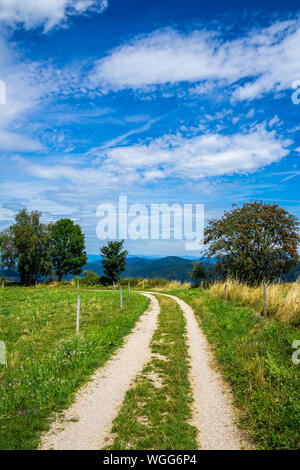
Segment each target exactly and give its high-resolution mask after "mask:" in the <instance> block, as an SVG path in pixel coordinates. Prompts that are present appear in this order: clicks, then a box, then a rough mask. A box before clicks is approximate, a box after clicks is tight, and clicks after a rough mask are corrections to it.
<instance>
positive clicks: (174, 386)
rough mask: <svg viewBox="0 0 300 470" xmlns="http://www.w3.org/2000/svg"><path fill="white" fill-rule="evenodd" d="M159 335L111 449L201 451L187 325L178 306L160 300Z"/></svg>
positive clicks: (116, 428)
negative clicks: (194, 418)
mask: <svg viewBox="0 0 300 470" xmlns="http://www.w3.org/2000/svg"><path fill="white" fill-rule="evenodd" d="M158 300H159V302H160V306H161V311H160V314H159V317H158V329H157V330H156V331H155V333H154V336H153V339H152V341H151V349H152V359H151V361H150V362H149V363H148V364H147V365H146V366H145V367H144V369H143V371H142V372H141V374H139V375H138V377H137V379H136V381H135V383H134V385H133V387H132V388H131V389H130V390H129V391H128V392H127V393H126V397H125V400H124V402H123V405H122V407H121V410H120V412H119V416H118V417H117V418H116V419H115V421H114V426H113V432H114V433H115V436H114V442H113V444H112V445H109V449H113V450H120V449H131V450H143V449H144V450H147V449H154V450H155V449H171V450H176V449H177V450H178V449H179V450H188V449H196V448H197V442H196V435H197V430H196V428H194V427H193V426H192V425H191V424H189V423H188V420H189V419H190V418H191V416H192V413H191V409H190V406H191V402H192V398H191V388H190V384H189V378H188V370H189V365H188V351H187V344H186V338H185V320H184V316H183V313H182V311H181V310H180V308H179V307H178V305H177V304H176V303H175V302H174V300H171V299H167V298H159V299H158Z"/></svg>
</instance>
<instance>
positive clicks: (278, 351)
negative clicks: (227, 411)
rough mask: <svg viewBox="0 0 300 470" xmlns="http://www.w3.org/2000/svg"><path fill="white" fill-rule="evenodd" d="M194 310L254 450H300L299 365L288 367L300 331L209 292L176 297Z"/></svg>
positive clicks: (188, 293) (299, 337)
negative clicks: (254, 445)
mask: <svg viewBox="0 0 300 470" xmlns="http://www.w3.org/2000/svg"><path fill="white" fill-rule="evenodd" d="M174 295H177V296H178V297H180V298H182V299H183V300H184V301H186V302H187V303H188V304H189V305H191V307H192V308H193V309H194V312H195V314H196V318H197V320H198V321H199V323H201V326H202V328H203V330H204V332H205V333H206V335H207V338H208V340H209V342H210V343H211V344H212V346H213V349H214V352H215V354H216V357H217V359H218V361H219V363H220V365H221V369H222V371H223V374H224V377H225V378H226V379H227V381H228V382H229V383H230V385H231V387H232V390H233V395H234V400H235V404H236V405H237V407H238V408H239V409H240V410H241V427H242V428H244V429H248V430H249V431H250V432H251V435H252V438H253V440H254V442H256V445H257V447H258V448H262V449H284V448H290V449H299V448H300V365H294V364H293V362H292V354H293V352H294V350H293V349H292V343H293V341H295V340H300V330H299V328H296V327H292V326H288V325H285V324H283V323H282V322H280V321H278V320H275V319H274V318H273V319H272V318H263V317H259V316H258V315H257V314H256V315H255V311H254V310H253V308H250V307H245V305H243V304H242V303H239V302H232V301H222V300H221V299H220V298H216V297H215V296H213V295H211V294H210V293H208V292H207V291H204V292H202V293H201V292H199V290H196V289H191V290H189V291H174Z"/></svg>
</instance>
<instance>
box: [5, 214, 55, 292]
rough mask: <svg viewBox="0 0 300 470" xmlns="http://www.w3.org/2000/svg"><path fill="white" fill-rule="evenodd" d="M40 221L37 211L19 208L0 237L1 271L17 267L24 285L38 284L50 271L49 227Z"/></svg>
mask: <svg viewBox="0 0 300 470" xmlns="http://www.w3.org/2000/svg"><path fill="white" fill-rule="evenodd" d="M40 218H41V213H40V212H38V211H32V212H28V211H27V210H26V209H22V210H20V211H19V212H18V213H17V215H16V217H15V223H14V224H13V225H11V226H10V227H9V228H8V229H7V230H4V231H3V232H2V233H1V236H0V249H1V264H2V268H8V269H16V268H17V269H18V272H19V274H20V278H21V281H22V282H23V283H24V284H33V283H35V282H37V281H39V280H40V278H41V277H42V276H46V275H47V274H49V272H50V270H51V260H50V256H49V245H50V238H51V225H48V224H44V223H41V221H40Z"/></svg>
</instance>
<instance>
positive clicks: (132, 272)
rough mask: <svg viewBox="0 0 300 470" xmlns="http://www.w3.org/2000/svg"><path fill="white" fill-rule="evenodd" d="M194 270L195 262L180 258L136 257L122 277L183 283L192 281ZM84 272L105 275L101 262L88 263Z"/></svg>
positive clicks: (128, 260) (130, 258)
mask: <svg viewBox="0 0 300 470" xmlns="http://www.w3.org/2000/svg"><path fill="white" fill-rule="evenodd" d="M192 269H193V261H191V260H187V259H184V258H180V257H179V256H167V257H165V258H160V259H154V260H151V259H145V258H141V257H138V256H135V257H129V258H128V259H127V267H126V270H125V271H124V272H123V274H122V276H121V277H122V278H124V277H144V278H147V279H153V278H155V277H163V278H165V279H169V280H175V279H176V280H178V281H182V282H183V281H188V280H189V279H190V277H189V273H190V272H191V271H192ZM82 271H83V272H84V271H94V272H95V273H97V274H98V275H99V276H102V275H103V268H102V264H101V262H93V263H90V262H88V263H86V265H85V266H84V267H83V270H82ZM68 277H69V276H68Z"/></svg>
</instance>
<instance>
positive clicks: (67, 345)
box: [0, 287, 148, 449]
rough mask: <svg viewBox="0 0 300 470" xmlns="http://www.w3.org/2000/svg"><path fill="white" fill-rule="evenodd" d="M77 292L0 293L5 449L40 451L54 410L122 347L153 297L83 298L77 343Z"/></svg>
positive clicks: (0, 417) (0, 416)
mask: <svg viewBox="0 0 300 470" xmlns="http://www.w3.org/2000/svg"><path fill="white" fill-rule="evenodd" d="M77 294H78V293H77V292H76V291H75V290H73V291H71V290H67V291H64V290H62V289H47V288H40V287H39V288H38V289H36V288H21V287H15V288H14V287H11V288H6V289H3V291H2V292H1V297H0V340H2V341H4V342H5V343H6V347H7V350H8V364H7V367H4V366H1V365H0V449H35V448H36V447H37V445H38V439H39V435H40V433H41V432H42V431H43V430H46V429H47V428H48V426H49V424H48V423H49V418H51V416H52V415H53V413H54V412H59V411H61V410H62V409H64V408H66V407H67V406H68V405H69V404H70V403H71V401H72V400H73V397H74V394H75V392H76V390H77V389H78V388H79V387H80V386H81V385H83V384H84V383H85V382H86V381H87V380H88V379H89V377H90V375H91V374H92V372H93V371H94V370H95V369H96V368H97V367H99V366H102V365H103V364H104V363H105V362H106V360H107V359H108V358H109V357H110V356H111V355H112V354H113V353H114V352H115V351H116V349H117V348H118V347H119V346H120V345H121V344H122V341H123V338H124V336H125V335H127V334H128V333H129V332H130V330H131V329H132V328H133V326H134V325H135V323H136V321H137V320H138V318H139V316H140V315H141V313H142V312H144V311H145V310H146V309H147V306H148V299H146V298H145V297H143V296H141V295H138V294H134V293H132V294H131V296H130V297H129V298H128V296H124V310H123V311H122V312H121V311H120V304H119V295H118V293H114V292H112V293H110V292H108V293H107V292H103V293H99V292H81V324H80V334H79V336H78V337H75V317H76V300H77Z"/></svg>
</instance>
